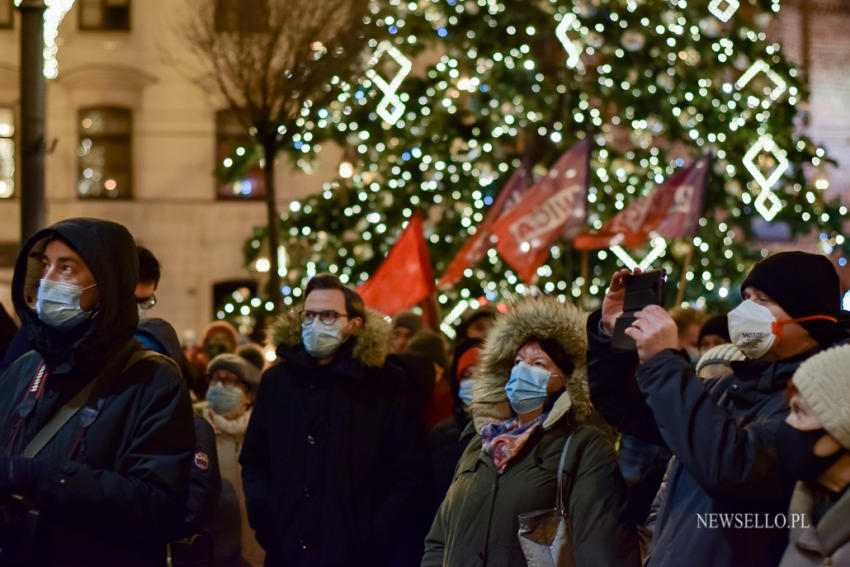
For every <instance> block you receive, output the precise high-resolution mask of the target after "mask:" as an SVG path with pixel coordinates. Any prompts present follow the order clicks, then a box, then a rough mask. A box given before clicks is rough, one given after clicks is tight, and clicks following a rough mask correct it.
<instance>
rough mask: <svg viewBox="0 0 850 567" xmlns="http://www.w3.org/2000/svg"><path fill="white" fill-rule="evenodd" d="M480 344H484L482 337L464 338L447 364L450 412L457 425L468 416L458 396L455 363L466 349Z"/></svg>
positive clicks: (460, 425) (464, 423) (464, 421)
mask: <svg viewBox="0 0 850 567" xmlns="http://www.w3.org/2000/svg"><path fill="white" fill-rule="evenodd" d="M482 346H484V341H483V340H482V339H479V338H473V339H466V340H464V341H462V342H461V343H460V344H459V345H457V347H455V351H454V353H453V354H452V363H451V365H450V366H449V372H448V378H449V387H450V388H451V390H452V400H453V402H454V404H453V406H452V414H453V415H454V418H455V421H456V422H457V424H458V426H459V427H463V426H465V425H466V423H467V422H468V421H469V416H468V415H466V410H465V409H463V402H462V401H460V396H459V395H458V391H459V389H460V380H458V377H457V364H458V362H459V361H460V357H462V356H463V355H464V353H466V351H468V350H470V349H473V348H481V347H482Z"/></svg>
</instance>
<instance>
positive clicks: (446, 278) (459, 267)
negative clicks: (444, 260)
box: [437, 165, 531, 287]
mask: <svg viewBox="0 0 850 567" xmlns="http://www.w3.org/2000/svg"><path fill="white" fill-rule="evenodd" d="M529 185H531V175H530V173H529V170H528V167H526V166H525V165H521V166H520V167H518V168H517V169H516V170H514V172H513V174H511V177H510V179H508V181H507V183H505V186H504V187H502V190H501V191H500V192H499V196H498V197H497V198H496V201H495V202H494V203H493V204H492V205H490V208H489V209H488V210H487V215H486V216H485V217H484V220H482V221H481V224H479V225H478V230H477V231H476V232H475V234H474V235H472V238H470V239H469V240H467V241H466V243H464V245H463V246H462V247H461V249H460V250H459V251H458V253H457V254H456V255H455V257H454V259H453V260H452V262H451V264H449V267H448V268H446V271H445V273H444V274H443V277H442V278H440V281H439V283H438V284H437V285H438V286H441V287H442V286H447V285H452V284H455V283H457V282H459V281H460V279H461V278H462V277H463V271H464V270H466V269H467V268H472V267H473V266H475V265H476V264H477V263H478V262H480V261H481V259H482V258H484V254H486V253H487V250H489V249H490V247H491V246H492V244H493V243H492V241H491V237H492V235H493V233H492V232H491V228H492V226H493V223H495V222H496V219H497V218H499V217H500V216H501V215H502V214H504V213H505V212H506V211H507V210H509V209H510V208H511V207H512V206H513V205H514V204H515V203H516V202H517V200H518V197H519V196H520V195H522V193H523V192H524V191H525V190H526V189H527V188H528V186H529Z"/></svg>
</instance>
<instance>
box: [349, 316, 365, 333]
mask: <svg viewBox="0 0 850 567" xmlns="http://www.w3.org/2000/svg"><path fill="white" fill-rule="evenodd" d="M349 324H350V325H351V334H352V335H359V334H360V331H362V330H363V325H364V321H363V317H354V318H352V319H351V321H349Z"/></svg>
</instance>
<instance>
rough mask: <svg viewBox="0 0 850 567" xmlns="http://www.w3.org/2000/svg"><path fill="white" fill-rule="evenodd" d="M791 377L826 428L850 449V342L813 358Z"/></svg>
mask: <svg viewBox="0 0 850 567" xmlns="http://www.w3.org/2000/svg"><path fill="white" fill-rule="evenodd" d="M791 380H792V381H793V382H794V385H795V386H797V389H798V390H799V391H800V395H801V396H803V399H804V400H806V402H807V403H808V404H809V406H811V408H812V412H813V413H814V414H815V417H816V418H818V421H820V423H821V425H822V426H823V428H824V429H826V432H827V433H829V434H830V435H832V436H833V437H835V439H836V440H838V442H839V443H841V445H842V446H843V447H844V448H846V449H850V344H844V345H841V346H837V347H833V348H830V349H828V350H825V351H823V352H820V353H818V354H816V355H815V356H813V357H811V358H809V359H808V360H806V361H805V362H803V364H801V365H800V367H799V368H798V369H797V371H796V372H795V373H794V377H793V378H792V379H791Z"/></svg>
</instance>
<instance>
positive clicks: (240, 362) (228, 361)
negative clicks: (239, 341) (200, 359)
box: [207, 353, 260, 394]
mask: <svg viewBox="0 0 850 567" xmlns="http://www.w3.org/2000/svg"><path fill="white" fill-rule="evenodd" d="M216 370H229V371H230V372H233V373H234V374H236V377H237V378H239V380H240V381H242V383H243V384H244V385H245V387H246V388H247V390H248V392H249V393H252V394H253V393H254V392H255V391H256V389H257V386H259V384H260V371H259V370H258V369H257V367H256V366H254V365H253V364H251V363H250V362H248V361H247V360H245V359H244V358H242V357H241V356H239V355H238V354H230V353H224V354H220V355H218V356H216V357H215V358H213V359H212V360H211V361H210V363H209V365H208V366H207V374H208V375H209V376H212V375H213V373H215V371H216Z"/></svg>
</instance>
